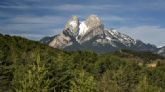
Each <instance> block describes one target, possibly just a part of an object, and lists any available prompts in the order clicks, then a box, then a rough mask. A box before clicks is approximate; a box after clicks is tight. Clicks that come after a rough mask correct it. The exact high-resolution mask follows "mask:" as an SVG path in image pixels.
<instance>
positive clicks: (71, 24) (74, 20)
mask: <svg viewBox="0 0 165 92" xmlns="http://www.w3.org/2000/svg"><path fill="white" fill-rule="evenodd" d="M65 30H70V31H71V32H72V33H74V35H77V34H78V31H79V19H78V17H77V16H72V17H71V18H70V19H69V20H68V21H67V23H66V25H65Z"/></svg>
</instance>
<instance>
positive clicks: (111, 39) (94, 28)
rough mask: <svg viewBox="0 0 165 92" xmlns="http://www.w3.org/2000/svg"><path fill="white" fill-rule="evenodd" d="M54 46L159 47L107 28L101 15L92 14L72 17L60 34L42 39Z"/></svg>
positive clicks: (95, 48) (96, 48) (105, 49)
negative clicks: (81, 17)
mask: <svg viewBox="0 0 165 92" xmlns="http://www.w3.org/2000/svg"><path fill="white" fill-rule="evenodd" d="M41 42H43V43H44V42H47V43H45V44H48V45H49V46H51V47H53V48H63V49H66V50H84V49H88V50H93V51H96V52H110V51H115V50H119V49H131V50H137V51H152V52H156V51H157V47H156V46H154V45H151V44H145V43H143V42H142V41H139V40H135V39H133V38H131V37H129V36H128V35H125V34H122V33H120V32H117V31H116V30H115V29H106V28H104V25H103V23H102V21H101V19H100V18H99V17H97V16H96V15H90V16H89V17H87V18H86V20H83V21H80V20H79V19H78V17H76V16H73V17H71V18H70V19H69V20H68V22H67V23H66V26H65V28H64V30H63V32H61V33H60V34H58V35H57V36H54V37H51V38H50V39H48V38H47V39H42V40H41Z"/></svg>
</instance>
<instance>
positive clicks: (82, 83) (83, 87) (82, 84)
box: [69, 70, 96, 92]
mask: <svg viewBox="0 0 165 92" xmlns="http://www.w3.org/2000/svg"><path fill="white" fill-rule="evenodd" d="M69 92H96V82H95V80H94V77H93V76H90V75H86V73H85V71H84V70H80V71H79V73H78V75H77V76H76V77H75V79H74V80H72V81H71V87H70V90H69Z"/></svg>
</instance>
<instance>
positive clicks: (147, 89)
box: [133, 76, 163, 92]
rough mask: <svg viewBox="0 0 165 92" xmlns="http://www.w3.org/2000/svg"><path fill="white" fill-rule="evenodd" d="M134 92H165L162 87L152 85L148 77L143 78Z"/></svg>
mask: <svg viewBox="0 0 165 92" xmlns="http://www.w3.org/2000/svg"><path fill="white" fill-rule="evenodd" d="M133 92H163V91H162V89H161V88H160V87H157V86H155V85H150V84H149V82H148V78H147V76H143V77H142V79H140V81H139V83H138V84H137V86H136V87H135V89H133Z"/></svg>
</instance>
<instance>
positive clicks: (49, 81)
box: [0, 34, 165, 92]
mask: <svg viewBox="0 0 165 92" xmlns="http://www.w3.org/2000/svg"><path fill="white" fill-rule="evenodd" d="M0 92H165V59H164V57H162V56H159V55H157V54H154V53H151V52H136V51H131V50H124V49H121V50H119V51H115V52H111V53H102V54H99V53H95V52H92V51H73V52H71V51H70V52H67V51H64V50H59V49H54V48H51V47H49V46H46V45H44V44H41V43H39V42H37V41H31V40H28V39H26V38H22V37H18V36H9V35H2V34H0Z"/></svg>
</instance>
